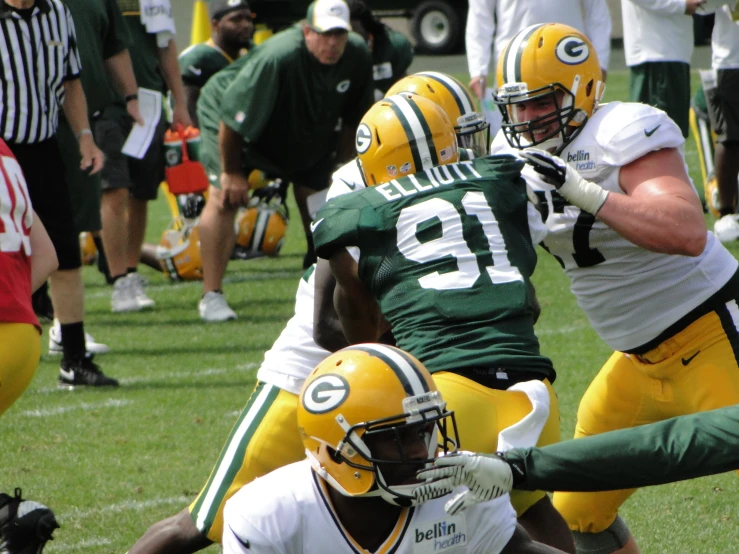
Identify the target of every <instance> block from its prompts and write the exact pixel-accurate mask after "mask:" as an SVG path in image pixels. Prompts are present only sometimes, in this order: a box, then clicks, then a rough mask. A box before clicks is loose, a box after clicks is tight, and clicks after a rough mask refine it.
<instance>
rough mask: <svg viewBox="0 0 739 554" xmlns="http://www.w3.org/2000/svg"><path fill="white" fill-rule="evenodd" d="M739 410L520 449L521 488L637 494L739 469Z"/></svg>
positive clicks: (515, 456) (512, 454)
mask: <svg viewBox="0 0 739 554" xmlns="http://www.w3.org/2000/svg"><path fill="white" fill-rule="evenodd" d="M737 444H739V406H729V407H726V408H719V409H717V410H712V411H710V412H701V413H697V414H692V415H685V416H680V417H675V418H672V419H668V420H665V421H661V422H659V423H651V424H649V425H641V426H639V427H633V428H630V429H621V430H619V431H611V432H610V433H603V434H601V435H594V436H591V437H584V438H581V439H575V440H569V441H564V442H560V443H557V444H553V445H550V446H546V447H543V448H521V449H519V448H514V449H513V450H509V451H508V452H506V454H505V456H506V460H508V462H509V463H511V464H513V465H514V466H518V467H520V468H524V473H525V476H526V477H525V481H524V483H522V485H521V486H519V485H517V486H516V488H525V489H526V490H545V491H580V492H594V491H607V490H620V489H633V488H638V487H647V486H651V485H662V484H664V483H671V482H673V481H681V480H683V479H694V478H696V477H703V476H705V475H712V474H714V473H723V472H725V471H732V470H737V469H739V449H737V448H736V445H737Z"/></svg>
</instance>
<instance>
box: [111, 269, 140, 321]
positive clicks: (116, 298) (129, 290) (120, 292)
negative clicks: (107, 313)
mask: <svg viewBox="0 0 739 554" xmlns="http://www.w3.org/2000/svg"><path fill="white" fill-rule="evenodd" d="M132 284H133V281H131V280H130V279H128V278H127V277H121V278H119V279H118V280H117V281H116V282H115V283H113V295H112V296H111V297H110V308H111V310H112V311H113V312H114V313H121V312H137V311H139V310H141V306H140V305H139V302H138V300H137V298H136V291H135V290H134V288H133V286H132Z"/></svg>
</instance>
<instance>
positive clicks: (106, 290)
mask: <svg viewBox="0 0 739 554" xmlns="http://www.w3.org/2000/svg"><path fill="white" fill-rule="evenodd" d="M301 275H302V273H296V272H295V271H269V272H267V271H265V272H259V273H247V274H245V275H232V276H229V277H225V278H224V279H223V282H224V283H225V284H231V283H244V282H247V281H267V280H271V279H295V281H297V280H298V279H300V276H301ZM202 287H203V282H202V281H182V282H179V283H162V284H159V285H147V287H146V290H148V291H159V290H179V289H194V288H202ZM110 291H111V289H110V287H101V290H97V291H89V292H85V298H110Z"/></svg>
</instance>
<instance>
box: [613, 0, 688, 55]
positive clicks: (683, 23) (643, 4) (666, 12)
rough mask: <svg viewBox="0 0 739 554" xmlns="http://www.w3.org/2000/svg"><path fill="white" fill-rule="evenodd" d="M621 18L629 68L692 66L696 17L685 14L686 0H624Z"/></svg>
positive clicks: (622, 1)
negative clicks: (653, 64) (658, 64)
mask: <svg viewBox="0 0 739 554" xmlns="http://www.w3.org/2000/svg"><path fill="white" fill-rule="evenodd" d="M621 17H622V18H623V24H624V54H625V55H626V65H627V66H629V67H631V66H634V65H639V64H643V63H645V62H684V63H690V57H691V56H692V55H693V18H692V17H690V16H689V15H685V0H621Z"/></svg>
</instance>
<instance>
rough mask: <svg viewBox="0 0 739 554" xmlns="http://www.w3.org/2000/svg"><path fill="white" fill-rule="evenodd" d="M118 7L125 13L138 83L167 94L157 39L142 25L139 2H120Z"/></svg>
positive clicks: (123, 0)
mask: <svg viewBox="0 0 739 554" xmlns="http://www.w3.org/2000/svg"><path fill="white" fill-rule="evenodd" d="M118 7H119V8H120V9H121V12H123V17H124V19H125V21H126V25H127V26H128V32H129V33H130V34H131V47H130V48H129V49H128V52H129V53H130V54H131V63H132V64H133V72H134V73H135V74H136V82H137V83H138V85H139V86H140V87H142V88H148V89H151V90H156V91H158V92H161V93H162V94H164V93H166V92H167V85H166V83H165V82H164V77H163V76H162V72H161V70H160V69H159V46H158V45H157V37H156V35H154V34H151V33H149V32H147V30H146V27H145V26H144V24H143V23H141V11H140V7H139V0H118Z"/></svg>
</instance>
